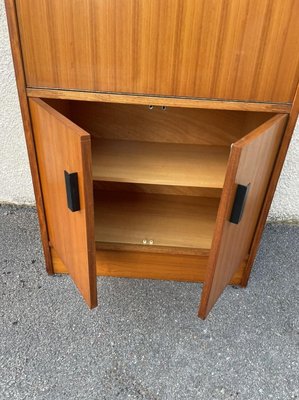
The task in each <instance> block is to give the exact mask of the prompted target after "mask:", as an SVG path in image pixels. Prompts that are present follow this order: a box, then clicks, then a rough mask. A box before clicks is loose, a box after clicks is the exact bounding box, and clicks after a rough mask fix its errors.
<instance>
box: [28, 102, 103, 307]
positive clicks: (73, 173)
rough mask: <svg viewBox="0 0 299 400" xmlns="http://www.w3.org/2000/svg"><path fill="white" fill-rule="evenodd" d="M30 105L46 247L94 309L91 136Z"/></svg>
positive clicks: (49, 110)
mask: <svg viewBox="0 0 299 400" xmlns="http://www.w3.org/2000/svg"><path fill="white" fill-rule="evenodd" d="M29 104H30V111H31V118H32V125H33V131H34V140H35V146H36V152H37V159H38V166H39V173H40V181H41V186H42V193H43V200H44V206H45V213H46V220H47V226H48V231H49V238H50V246H51V247H52V248H54V249H55V251H56V252H57V253H58V255H59V257H60V258H61V260H62V261H63V263H64V264H65V266H66V267H67V269H68V272H69V274H70V275H71V277H72V278H73V280H74V282H75V284H76V285H77V287H78V289H79V291H80V292H81V294H82V296H83V297H84V299H85V301H86V303H87V304H88V305H89V307H90V308H92V307H95V306H96V305H97V295H96V272H95V241H94V218H93V194H92V172H91V144H90V135H89V134H88V133H86V132H85V131H83V130H82V129H81V128H79V127H78V126H77V125H75V124H73V123H72V122H71V121H70V120H68V119H67V118H66V117H65V116H63V115H62V114H60V113H59V112H58V111H56V110H54V109H53V108H52V107H50V106H49V105H48V104H46V103H45V102H43V101H42V100H40V99H30V100H29ZM64 111H65V112H64V114H66V115H67V110H64Z"/></svg>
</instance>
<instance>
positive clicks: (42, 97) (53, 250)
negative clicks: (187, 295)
mask: <svg viewBox="0 0 299 400" xmlns="http://www.w3.org/2000/svg"><path fill="white" fill-rule="evenodd" d="M6 7H7V14H8V21H9V28H10V35H11V42H12V49H13V56H14V63H15V70H16V77H17V83H18V90H19V96H20V104H21V108H22V114H23V120H24V126H25V135H26V140H27V145H28V152H29V158H30V163H31V170H32V176H33V183H34V187H35V193H36V200H37V208H38V213H39V219H40V226H41V234H42V240H43V247H44V252H45V259H46V265H47V270H48V272H49V273H69V274H70V275H71V276H72V278H73V280H74V282H75V283H76V285H77V287H78V289H79V291H80V292H81V294H82V296H83V297H84V299H85V300H86V302H87V304H88V305H89V306H90V307H94V306H96V305H97V294H96V275H102V276H103V275H108V276H118V277H127V278H130V277H134V278H151V279H172V280H181V281H195V282H204V287H203V292H202V299H201V304H200V310H199V315H200V317H202V318H205V317H206V316H207V314H208V313H209V311H210V310H211V308H212V307H213V305H214V304H215V302H216V301H217V299H218V298H219V296H220V295H221V293H222V292H223V290H224V288H225V287H226V286H227V285H228V284H229V283H234V284H239V285H242V286H246V284H247V280H248V277H249V274H250V270H251V266H252V263H253V261H254V258H255V255H256V251H257V249H258V245H259V241H260V238H261V234H262V230H263V226H264V223H265V220H266V217H267V213H268V210H269V207H270V204H271V200H272V197H273V194H274V191H275V186H276V183H277V180H278V177H279V174H280V170H281V167H282V164H283V160H284V158H285V154H286V151H287V147H288V144H289V141H290V138H291V135H292V131H293V129H294V125H295V122H296V118H297V115H298V99H297V96H296V95H295V92H296V88H297V84H298V71H299V68H298V64H299V63H298V57H299V41H298V39H297V38H298V34H299V29H298V24H296V22H297V20H298V18H299V7H298V3H297V2H296V1H295V0H286V1H285V2H279V1H272V2H271V1H270V2H269V1H266V0H265V1H264V0H263V1H260V2H259V3H258V4H256V3H254V2H252V1H250V0H245V1H238V0H230V1H222V0H220V1H206V0H200V1H195V0H188V1H182V0H165V1H163V2H161V1H158V0H140V1H133V0H125V1H121V2H119V1H117V0H113V1H107V0H84V1H80V2H73V1H71V0H65V1H63V2H62V1H58V0H51V1H50V0H26V1H25V0H16V1H13V0H6Z"/></svg>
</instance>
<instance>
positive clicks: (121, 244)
mask: <svg viewBox="0 0 299 400" xmlns="http://www.w3.org/2000/svg"><path fill="white" fill-rule="evenodd" d="M94 203H95V238H96V244H97V248H98V249H103V248H105V249H113V250H134V251H136V250H138V251H147V252H148V251H155V252H166V253H171V252H174V253H175V252H176V251H177V250H176V249H179V250H180V251H178V252H179V253H182V254H188V253H190V254H203V253H204V250H206V251H205V254H207V250H209V249H210V248H211V243H212V237H213V232H214V225H215V221H216V214H217V209H218V205H219V199H216V198H201V197H188V196H174V195H160V194H148V193H124V192H117V191H96V192H95V199H94ZM143 240H147V241H149V240H153V245H150V244H143Z"/></svg>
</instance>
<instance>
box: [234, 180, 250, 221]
mask: <svg viewBox="0 0 299 400" xmlns="http://www.w3.org/2000/svg"><path fill="white" fill-rule="evenodd" d="M249 187H250V183H249V184H248V185H247V186H244V185H238V186H237V190H236V196H235V200H234V205H233V208H232V212H231V215H230V219H229V222H231V223H232V224H238V223H239V222H240V221H241V219H242V215H243V211H244V208H245V203H246V198H247V195H248V191H249Z"/></svg>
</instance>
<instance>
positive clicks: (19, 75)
mask: <svg viewBox="0 0 299 400" xmlns="http://www.w3.org/2000/svg"><path fill="white" fill-rule="evenodd" d="M5 6H6V14H7V21H8V28H9V35H10V42H11V50H12V56H13V62H14V68H15V75H16V82H17V88H18V95H19V101H20V108H21V113H22V119H23V125H24V132H25V138H26V145H27V152H28V157H29V163H30V170H31V176H32V183H33V188H34V194H35V200H36V208H37V214H38V219H39V226H40V232H41V239H42V245H43V251H44V256H45V263H46V269H47V272H48V274H50V275H51V274H53V267H52V258H51V254H50V249H49V238H48V229H47V223H46V218H45V212H44V204H43V197H42V192H41V187H40V179H39V172H38V166H37V159H36V152H35V144H34V139H33V134H32V126H31V120H30V112H29V107H28V100H27V95H26V82H25V77H24V71H23V62H22V54H21V49H20V42H19V32H18V24H17V18H16V10H15V2H14V0H5Z"/></svg>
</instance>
